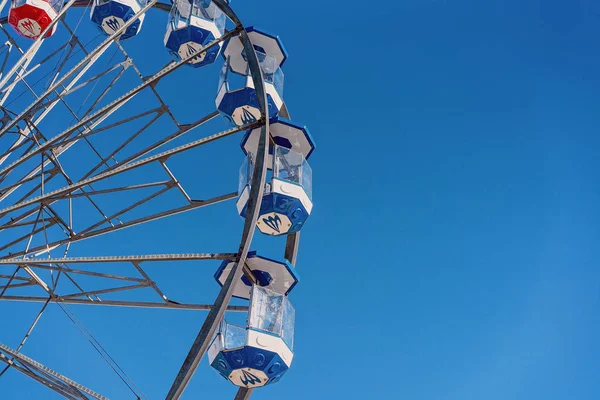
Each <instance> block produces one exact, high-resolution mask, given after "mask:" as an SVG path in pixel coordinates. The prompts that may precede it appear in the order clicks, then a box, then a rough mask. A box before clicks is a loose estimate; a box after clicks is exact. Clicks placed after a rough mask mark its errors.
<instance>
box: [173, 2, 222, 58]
mask: <svg viewBox="0 0 600 400" xmlns="http://www.w3.org/2000/svg"><path fill="white" fill-rule="evenodd" d="M223 32H225V14H223V12H222V11H221V10H220V9H219V7H217V6H216V4H215V3H213V2H212V1H210V0H176V1H175V2H174V3H173V7H172V8H171V13H170V14H169V22H168V24H167V31H166V33H165V47H166V48H167V50H169V53H170V54H171V56H172V57H173V58H174V59H175V60H176V61H179V60H182V59H186V58H189V57H190V56H192V55H194V54H196V53H198V56H196V57H193V58H192V59H191V60H189V61H188V62H187V65H190V66H192V67H195V68H198V67H202V66H204V65H208V64H211V63H213V62H214V61H215V60H216V59H217V56H218V55H219V52H220V51H221V47H222V43H219V44H217V45H215V46H212V47H211V48H210V49H208V50H206V51H204V52H201V50H202V49H204V48H205V47H206V46H207V45H208V44H210V43H211V42H213V41H214V40H216V39H219V38H220V37H221V36H223Z"/></svg>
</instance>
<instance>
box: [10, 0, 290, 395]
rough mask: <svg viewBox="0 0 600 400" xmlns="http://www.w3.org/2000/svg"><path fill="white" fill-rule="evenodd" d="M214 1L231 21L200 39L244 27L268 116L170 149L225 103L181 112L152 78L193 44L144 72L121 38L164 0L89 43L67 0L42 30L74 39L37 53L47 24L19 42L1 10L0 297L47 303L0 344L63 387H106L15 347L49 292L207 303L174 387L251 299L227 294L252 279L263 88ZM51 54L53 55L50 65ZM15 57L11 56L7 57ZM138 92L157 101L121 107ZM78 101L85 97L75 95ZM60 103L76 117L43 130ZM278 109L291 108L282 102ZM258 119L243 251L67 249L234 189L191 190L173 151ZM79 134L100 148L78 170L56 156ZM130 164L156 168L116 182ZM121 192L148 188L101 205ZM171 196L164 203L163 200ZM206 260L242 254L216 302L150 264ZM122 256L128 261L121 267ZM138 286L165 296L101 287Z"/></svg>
mask: <svg viewBox="0 0 600 400" xmlns="http://www.w3.org/2000/svg"><path fill="white" fill-rule="evenodd" d="M213 1H214V2H215V3H216V4H217V5H218V6H219V7H220V8H221V9H222V11H223V12H224V13H225V14H226V15H227V17H228V18H229V19H230V20H231V21H233V23H234V25H235V28H234V29H232V30H230V31H227V32H226V33H225V34H224V35H223V36H222V37H221V38H220V39H218V40H215V41H214V42H212V43H211V44H209V45H208V46H206V47H205V48H204V49H203V50H202V51H207V50H208V49H210V48H211V47H213V46H216V45H218V44H219V43H221V42H223V41H225V40H227V39H228V38H230V37H232V36H234V35H239V36H240V38H241V40H242V43H243V45H244V48H245V51H246V55H247V58H248V64H249V66H250V70H251V76H252V79H253V81H254V87H255V88H256V92H257V96H258V100H259V104H260V111H261V118H260V120H258V121H256V122H254V123H252V124H248V125H245V126H242V127H239V128H233V129H228V130H225V131H222V132H218V133H215V134H211V135H209V136H205V137H202V138H200V139H196V140H190V141H187V143H185V144H183V145H180V146H177V147H173V148H170V149H167V150H163V149H164V148H165V147H166V146H168V145H169V144H170V143H171V142H173V141H175V140H177V139H180V138H183V137H185V135H187V134H189V133H190V132H192V131H194V130H197V129H198V128H200V127H201V126H203V125H204V124H206V123H207V122H209V121H211V120H212V119H214V118H215V117H217V115H218V113H217V112H214V111H212V112H210V113H208V114H206V115H204V116H201V117H198V116H196V117H195V119H194V120H193V121H191V122H180V121H178V120H177V119H176V118H175V116H174V114H173V113H172V111H171V108H170V106H169V104H168V103H167V102H166V101H165V100H164V98H163V97H162V96H161V94H160V93H159V90H158V89H157V84H158V83H159V82H161V80H163V79H165V78H166V77H168V76H170V75H171V74H172V73H173V72H175V71H177V70H178V69H179V68H180V67H182V66H183V65H184V64H185V63H187V62H188V61H189V60H191V59H192V58H193V57H196V56H198V53H195V54H192V55H190V56H188V57H186V58H184V59H182V60H181V61H178V62H170V63H168V64H167V65H166V66H164V67H163V68H161V69H160V70H158V71H157V72H155V73H154V74H152V75H149V76H145V75H143V74H142V72H141V70H140V68H138V66H136V64H135V62H134V60H133V58H132V57H131V56H130V55H129V54H128V53H127V51H126V50H125V48H124V47H123V46H122V45H121V43H120V42H119V40H118V38H119V36H120V35H121V34H122V33H123V32H124V31H125V29H127V27H128V26H130V25H131V24H132V23H133V22H135V20H136V19H138V18H139V16H141V15H142V14H143V13H145V12H146V11H148V10H149V9H150V8H156V9H159V10H163V11H169V10H170V8H171V6H170V4H164V3H160V2H158V1H157V0H150V1H149V2H148V3H147V5H146V6H145V7H143V8H142V9H141V10H140V11H139V12H138V13H137V14H136V15H135V16H134V17H133V18H132V19H130V20H128V21H127V22H126V23H125V24H124V25H123V26H121V27H120V28H119V29H118V30H117V31H115V32H114V33H113V34H112V35H110V36H109V37H107V38H105V39H104V40H103V41H102V42H101V43H99V44H98V45H96V47H94V48H90V46H88V44H83V43H82V41H81V40H80V38H79V37H78V36H77V35H76V34H75V32H76V28H75V29H74V28H72V27H71V26H69V24H68V23H67V20H66V19H65V16H66V14H67V12H68V10H69V9H70V8H71V7H87V6H89V4H90V3H89V1H87V0H70V1H68V2H67V3H66V4H65V6H64V7H63V9H62V10H61V12H60V13H59V16H58V18H56V19H55V20H54V21H53V23H52V24H51V25H50V26H48V27H47V28H46V30H45V31H44V32H46V31H48V30H50V29H52V26H53V25H54V24H61V25H62V26H63V27H64V28H65V29H66V31H67V32H68V33H69V37H68V39H67V40H65V41H64V43H62V44H60V45H58V46H56V48H54V50H53V51H51V52H50V53H49V54H47V55H46V56H45V57H44V58H43V59H41V60H39V61H36V60H35V58H36V57H35V56H36V54H37V53H38V51H39V50H40V49H41V47H42V44H43V43H44V40H43V39H42V37H43V35H44V33H42V34H41V35H40V38H39V39H36V40H35V41H33V42H32V43H31V45H30V46H29V48H28V49H23V48H21V47H20V46H19V43H18V41H17V40H15V39H14V37H12V36H11V34H10V32H9V30H8V29H6V28H5V27H4V26H3V25H4V24H6V22H7V21H6V19H5V18H4V19H0V30H2V32H3V33H4V34H5V35H6V37H7V41H6V43H5V44H4V45H3V46H2V47H1V48H0V72H1V75H0V113H1V116H0V141H5V142H7V143H9V144H8V145H7V146H5V147H4V148H3V147H0V234H4V235H5V237H10V240H8V241H6V242H0V300H1V301H21V302H37V303H41V304H43V305H42V309H41V310H40V312H39V313H38V315H37V317H36V319H35V320H34V322H33V323H32V325H31V327H30V329H29V330H28V332H27V333H26V335H25V336H24V338H23V340H22V341H21V343H20V345H19V347H18V348H17V350H12V349H10V348H8V347H6V346H4V345H2V344H0V361H2V362H4V363H5V364H7V365H8V367H10V368H13V369H15V370H17V371H19V372H21V373H23V374H25V375H27V376H29V377H31V378H32V379H35V380H36V381H38V382H40V383H42V384H44V385H46V386H48V387H50V388H51V389H53V390H54V391H56V392H57V393H60V394H61V395H63V396H64V397H66V398H69V399H88V398H96V399H104V397H102V396H100V395H98V394H96V393H94V392H92V391H90V390H89V389H86V388H84V387H83V386H81V385H78V384H77V383H75V382H73V381H71V380H70V379H68V378H66V377H64V376H62V375H60V374H58V373H56V372H54V371H52V370H49V369H48V368H46V367H44V366H43V365H41V364H39V363H37V362H35V361H34V360H32V359H30V358H28V357H25V356H23V355H22V354H21V353H20V351H21V348H22V347H23V345H24V344H25V341H26V340H27V338H28V337H29V335H30V334H31V332H32V330H33V329H34V328H35V326H36V324H37V321H38V320H39V319H40V317H41V316H42V314H43V312H44V310H45V309H46V307H47V306H48V304H50V303H56V304H59V305H60V306H61V307H66V305H70V304H82V305H96V306H120V307H141V308H161V309H180V310H204V311H208V316H207V318H206V319H205V321H204V324H203V325H202V328H201V329H200V331H199V333H198V336H197V338H196V340H195V341H194V343H193V345H192V347H191V349H190V351H189V353H188V355H187V357H186V359H185V361H184V363H183V365H182V367H181V369H180V371H179V373H178V375H177V377H176V379H175V380H174V382H173V385H172V387H171V390H170V391H169V394H168V396H167V399H179V398H180V397H181V394H182V393H183V391H184V390H185V388H186V386H187V385H188V383H189V381H190V380H191V378H192V376H193V374H194V373H195V371H196V369H197V366H198V364H199V362H200V360H201V359H202V357H203V356H204V354H205V353H206V350H207V348H208V345H209V343H210V340H211V338H212V337H213V336H214V334H215V332H216V330H217V327H218V324H219V322H220V321H221V320H222V318H223V316H224V313H225V311H247V307H245V306H230V305H229V302H230V300H231V297H232V293H233V288H234V285H233V283H234V282H237V281H239V279H240V278H241V276H242V275H245V276H246V277H247V278H248V279H249V280H250V281H251V282H255V278H254V276H253V275H252V274H251V273H250V269H249V268H248V267H247V266H246V258H247V255H248V251H249V248H250V245H251V243H252V238H253V235H254V231H255V226H256V221H257V218H258V212H259V209H260V203H261V200H262V197H263V191H264V186H265V178H266V171H267V167H266V166H267V157H268V152H266V151H265V149H266V146H267V145H268V142H269V123H268V118H267V100H266V93H265V89H264V81H263V76H262V72H261V69H260V66H259V62H258V58H257V56H256V53H255V51H254V48H253V46H252V44H251V42H250V40H249V38H248V35H247V33H246V31H245V28H244V25H243V24H242V22H241V21H240V20H239V18H238V17H237V15H236V14H235V13H234V11H233V10H232V9H231V7H230V6H229V4H228V3H227V2H226V1H224V0H213ZM5 4H6V1H2V2H0V9H2V7H4V5H5ZM110 50H112V51H113V56H112V57H111V58H110V60H109V62H108V63H107V64H106V65H105V66H101V60H102V62H103V61H104V60H105V59H106V58H107V56H108V55H109V53H110ZM78 55H81V58H80V59H79V61H77V62H74V60H75V57H76V56H78ZM13 56H15V57H18V59H17V60H16V61H15V62H14V63H12V64H10V63H9V62H8V61H9V59H10V58H11V57H13ZM13 58H14V57H13ZM53 63H54V67H53V68H51V65H52V64H53ZM8 65H11V67H10V68H7V66H8ZM48 69H51V70H50V72H49V73H46V75H44V76H43V78H44V81H45V82H46V86H45V87H43V88H42V89H41V90H40V89H39V88H36V83H31V81H32V80H34V79H35V78H37V77H38V76H39V75H40V74H42V73H43V71H47V70H48ZM132 71H133V75H135V76H137V79H138V82H137V84H135V85H134V86H133V87H128V89H127V90H126V91H125V92H124V93H123V94H119V95H116V94H115V93H114V92H116V91H117V90H119V93H121V91H120V89H118V88H120V87H121V86H123V85H124V84H127V83H130V82H131V80H127V82H124V81H125V80H124V77H125V76H126V74H127V73H131V72H132ZM99 84H102V86H103V89H102V90H101V91H100V92H99V93H93V91H94V89H95V88H96V87H97V86H98V85H99ZM129 86H131V85H129ZM15 90H21V91H22V92H21V94H19V95H18V96H17V98H18V97H20V96H21V95H22V94H23V93H25V94H26V95H27V96H29V98H30V99H31V101H30V102H28V104H26V105H25V106H24V107H20V108H19V109H20V111H18V112H15V111H13V110H12V109H11V101H10V98H11V95H13V92H14V91H15ZM86 91H89V92H88V94H87V97H85V101H84V102H83V103H84V104H85V103H87V104H88V105H87V106H86V107H83V104H81V96H82V93H83V94H85V92H86ZM140 96H145V98H152V99H153V104H151V103H150V102H147V104H148V106H147V107H146V108H145V109H143V110H141V111H138V112H137V113H135V114H133V115H130V114H127V115H121V114H122V113H120V112H119V111H120V110H122V107H123V106H125V105H126V104H128V103H129V102H131V101H132V100H134V99H135V98H139V97H140ZM12 97H13V98H14V97H15V96H12ZM12 101H14V100H12ZM75 104H78V105H80V106H79V107H76V106H74V105H75ZM57 111H58V112H60V113H62V114H61V115H64V116H66V117H68V118H71V119H72V123H70V124H68V127H67V128H66V129H64V130H63V131H62V132H60V133H58V134H56V135H55V136H52V137H49V136H48V135H46V134H44V131H45V130H46V129H47V127H46V126H45V119H46V118H47V117H48V115H52V113H53V112H57ZM282 114H283V115H284V116H288V115H286V114H287V108H286V107H285V106H284V107H283V110H282ZM159 121H160V122H162V123H165V121H167V122H168V124H169V125H170V126H171V131H170V132H166V133H165V134H164V135H162V136H161V137H159V138H157V139H156V140H154V141H152V142H150V143H146V144H145V145H144V146H143V147H141V148H138V147H135V151H134V152H132V149H133V147H134V146H133V145H132V142H134V141H135V140H136V139H137V138H139V137H142V136H144V134H145V133H146V132H147V131H149V130H150V129H151V128H152V127H154V126H155V125H156V124H157V123H158V122H159ZM136 124H137V125H136ZM131 125H136V128H135V129H130V130H129V133H128V134H127V135H124V136H121V139H120V140H115V142H114V143H113V148H112V149H110V150H108V151H107V150H106V149H104V150H102V151H100V150H99V149H97V148H96V147H95V146H94V145H93V143H92V141H91V140H92V139H93V137H94V135H97V134H101V133H103V132H110V131H115V130H119V129H121V131H122V127H126V126H131ZM253 128H260V129H261V134H260V139H259V146H258V151H257V155H256V166H255V169H254V172H253V176H252V178H251V193H250V199H249V202H248V209H247V217H246V219H245V221H244V227H243V231H242V236H241V240H240V245H239V248H238V251H237V253H212V254H208V253H207V254H161V255H135V256H114V257H67V253H68V251H69V249H70V246H71V245H72V244H73V243H76V242H79V241H82V240H85V239H90V238H93V237H97V236H100V235H104V234H108V233H112V232H115V231H118V230H121V229H125V228H128V227H133V226H136V225H140V224H144V223H147V222H151V221H155V220H157V219H161V218H167V217H170V216H173V215H176V214H180V213H184V212H188V211H192V210H196V209H199V208H202V207H206V206H210V205H213V204H217V203H220V202H223V201H227V200H231V199H234V198H236V197H237V192H230V193H224V194H221V195H218V196H211V197H207V198H204V199H193V198H191V197H190V195H189V194H188V191H187V190H186V189H185V188H184V187H183V185H182V183H181V181H180V180H179V179H178V178H177V177H176V176H175V175H174V173H173V172H172V171H171V170H170V169H169V167H168V166H167V162H168V161H169V160H170V159H171V158H172V157H176V156H178V155H180V154H182V153H186V152H189V151H192V150H193V149H196V148H199V147H201V146H204V145H206V144H209V143H212V142H214V141H217V140H219V139H222V138H225V137H228V136H230V135H233V134H235V133H238V132H242V131H245V130H248V129H253ZM161 129H164V128H161ZM1 143H2V142H0V144H1ZM75 145H78V147H80V146H84V147H86V148H88V149H89V150H91V151H92V153H93V154H94V156H95V157H96V161H95V162H93V163H92V164H91V165H89V166H87V167H86V169H85V170H77V171H72V170H70V169H69V168H67V167H66V166H65V165H63V163H62V162H61V160H62V159H63V157H61V156H63V155H64V154H65V153H66V152H67V151H68V150H69V149H71V148H72V147H73V146H75ZM161 150H162V151H161ZM159 151H160V152H159ZM156 167H158V170H160V171H162V172H161V174H162V176H160V177H159V176H157V175H156V172H153V173H152V174H139V173H138V174H136V175H135V176H136V178H131V172H133V171H138V170H141V171H144V170H150V169H151V170H152V171H156V170H157V168H156ZM67 171H69V172H67ZM123 175H126V176H127V177H128V178H131V179H138V180H139V179H140V178H139V177H140V176H146V175H149V176H152V178H153V179H151V180H150V181H141V180H139V181H137V182H129V181H128V184H126V185H125V184H122V183H118V178H122V176H123ZM124 192H131V193H136V192H139V193H143V196H140V197H139V198H137V199H135V200H130V201H129V202H128V203H124V204H121V205H120V208H119V209H118V210H113V211H111V212H105V208H104V206H103V201H102V199H103V198H104V197H105V196H107V195H111V194H116V193H124ZM171 193H177V194H178V198H179V199H180V200H179V203H174V202H173V200H169V201H168V202H167V201H158V202H157V201H156V200H160V199H165V198H167V197H166V196H167V195H169V196H171ZM169 198H170V199H171V198H172V196H171V197H169ZM82 204H85V205H86V206H87V207H91V208H92V209H93V210H95V213H96V214H95V215H96V218H95V219H87V220H83V221H82V220H78V219H77V218H76V217H75V215H76V213H77V209H78V207H81V205H82ZM157 204H161V205H162V207H158V208H157V207H156V205H157ZM167 204H169V206H168V207H165V205H167ZM133 211H136V212H135V213H134V212H133ZM136 215H137V216H136ZM140 215H141V216H140ZM76 223H77V226H76ZM299 237H300V235H299V234H290V235H289V236H288V240H287V244H286V249H285V258H286V259H288V260H289V261H290V262H291V263H292V264H295V261H296V256H297V251H298V244H299ZM51 252H60V253H61V254H62V257H52V258H51V257H50V256H51ZM41 256H47V257H49V258H42V257H41ZM200 260H232V261H234V262H235V264H234V267H233V269H232V272H231V273H230V275H229V277H228V279H227V281H226V282H225V284H224V285H223V287H222V289H221V291H220V292H219V295H218V296H217V298H216V299H215V301H214V303H213V304H187V303H186V304H183V303H179V302H176V301H173V300H171V299H169V298H168V297H167V296H166V294H165V293H164V292H163V291H162V290H161V289H160V288H159V286H158V284H157V283H156V282H155V281H153V280H152V279H151V278H150V276H148V274H147V273H146V272H145V270H144V269H143V266H144V265H146V264H148V263H154V262H160V261H178V262H186V261H200ZM117 263H120V264H123V265H124V266H125V267H124V268H123V273H119V274H108V273H106V272H102V270H103V269H102V266H103V265H107V264H117ZM126 268H127V269H128V270H129V272H130V273H126V272H127V271H126ZM44 274H45V275H46V276H44ZM47 276H50V278H49V279H48V278H47ZM82 277H87V278H90V277H92V278H94V279H95V280H96V281H97V282H102V288H101V289H97V288H96V289H94V288H92V289H90V288H85V289H84V285H83V284H80V283H78V279H81V278H82ZM59 280H60V282H61V283H62V282H67V283H69V285H70V287H71V288H72V290H71V291H65V292H63V291H61V290H59V285H58V284H59ZM116 282H118V283H119V284H116ZM61 287H63V286H61ZM21 289H27V290H29V289H31V290H37V291H38V292H39V293H36V294H33V293H32V294H29V293H28V294H27V295H22V294H19V295H15V294H12V293H14V291H15V290H21ZM141 289H150V290H152V291H153V292H154V294H155V295H156V296H158V297H159V298H160V300H159V301H146V300H144V301H142V300H141V299H140V300H130V299H129V298H128V299H113V298H110V299H102V298H101V297H105V296H111V297H112V296H114V295H115V294H121V293H123V292H128V293H137V292H139V291H140V290H141ZM2 374H3V372H0V376H1V375H2ZM251 394H252V390H248V389H240V390H239V391H238V393H237V395H236V397H235V398H236V399H248V398H250V396H251Z"/></svg>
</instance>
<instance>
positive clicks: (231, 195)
mask: <svg viewBox="0 0 600 400" xmlns="http://www.w3.org/2000/svg"><path fill="white" fill-rule="evenodd" d="M237 195H238V193H237V191H235V192H233V193H229V194H226V195H222V196H218V197H214V198H212V199H208V200H202V201H198V200H194V202H193V203H192V204H188V205H185V206H182V207H178V208H174V209H171V210H167V211H163V212H160V213H155V214H152V215H148V216H144V217H140V218H137V219H134V220H132V221H128V222H123V223H122V224H119V225H115V226H109V227H106V228H102V229H97V230H95V231H91V232H88V233H86V234H85V235H83V236H82V235H81V234H78V235H75V236H72V237H68V238H66V239H61V240H57V241H54V242H51V243H48V244H47V245H40V246H37V247H34V248H31V249H29V250H28V251H18V252H14V253H11V254H9V255H8V256H4V257H0V259H7V258H13V257H20V256H23V255H26V254H31V253H35V252H38V251H42V252H45V250H46V249H47V248H50V249H54V248H57V247H59V246H62V245H68V244H70V243H75V242H79V241H82V240H85V239H90V238H93V237H96V236H100V235H104V234H107V233H110V232H114V231H117V230H121V229H125V228H130V227H133V226H136V225H140V224H144V223H146V222H151V221H156V220H158V219H161V218H166V217H170V216H173V215H177V214H181V213H184V212H188V211H192V210H195V209H198V208H202V207H206V206H209V205H212V204H215V203H219V202H222V201H227V200H232V199H235V198H237ZM36 210H37V209H36ZM21 240H22V239H21Z"/></svg>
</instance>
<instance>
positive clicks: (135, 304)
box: [0, 296, 248, 312]
mask: <svg viewBox="0 0 600 400" xmlns="http://www.w3.org/2000/svg"><path fill="white" fill-rule="evenodd" d="M0 301H19V302H29V303H44V302H47V301H48V297H47V296H46V297H41V296H1V297H0ZM50 303H63V304H69V305H90V306H105V307H131V308H149V309H165V310H188V311H209V310H211V309H212V307H213V305H211V304H192V303H178V302H175V301H171V300H169V301H167V302H163V303H157V302H150V301H129V300H123V301H121V300H101V301H99V300H89V299H65V300H62V299H61V298H60V297H54V298H51V299H50ZM227 311H229V312H248V307H247V306H228V307H227Z"/></svg>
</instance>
